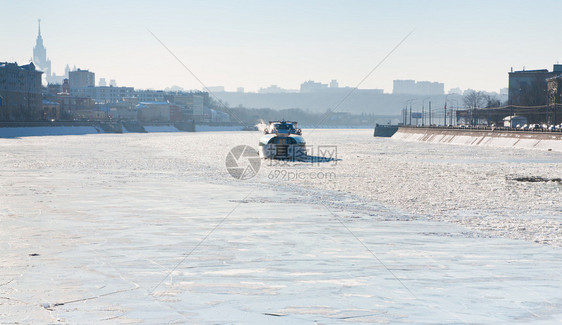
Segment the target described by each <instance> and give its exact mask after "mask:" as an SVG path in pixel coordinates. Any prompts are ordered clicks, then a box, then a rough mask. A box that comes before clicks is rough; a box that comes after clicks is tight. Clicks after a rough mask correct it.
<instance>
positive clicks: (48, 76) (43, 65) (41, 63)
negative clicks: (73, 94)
mask: <svg viewBox="0 0 562 325" xmlns="http://www.w3.org/2000/svg"><path fill="white" fill-rule="evenodd" d="M37 22H38V27H37V40H36V41H35V47H33V59H32V62H33V63H34V64H35V67H36V68H37V69H38V70H41V71H43V72H44V73H45V80H46V81H47V83H58V84H62V82H63V80H64V78H65V76H57V75H56V74H54V73H53V71H52V70H51V60H49V59H48V58H47V49H46V48H45V45H43V37H42V36H41V19H38V20H37ZM67 67H68V66H67Z"/></svg>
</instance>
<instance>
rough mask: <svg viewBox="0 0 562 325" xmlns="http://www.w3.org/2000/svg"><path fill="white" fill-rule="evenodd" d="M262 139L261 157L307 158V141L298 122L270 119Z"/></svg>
mask: <svg viewBox="0 0 562 325" xmlns="http://www.w3.org/2000/svg"><path fill="white" fill-rule="evenodd" d="M263 132H264V133H265V135H264V136H263V137H262V138H261V139H260V150H259V153H260V157H262V158H269V159H284V160H291V161H295V160H302V159H306V142H305V141H304V138H303V137H302V136H301V135H302V130H301V129H299V128H297V122H289V121H285V120H283V121H269V124H268V126H267V127H266V128H265V129H264V131H263Z"/></svg>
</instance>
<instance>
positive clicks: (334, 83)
mask: <svg viewBox="0 0 562 325" xmlns="http://www.w3.org/2000/svg"><path fill="white" fill-rule="evenodd" d="M338 87H339V84H338V81H337V80H335V79H333V80H332V81H330V88H338Z"/></svg>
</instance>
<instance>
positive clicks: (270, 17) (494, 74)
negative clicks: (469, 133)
mask: <svg viewBox="0 0 562 325" xmlns="http://www.w3.org/2000/svg"><path fill="white" fill-rule="evenodd" d="M30 4H31V2H29V1H21V2H17V3H10V4H7V5H4V6H3V11H5V13H6V19H3V22H2V24H3V25H4V26H3V27H4V28H5V29H7V30H11V33H9V34H8V33H7V34H6V35H3V36H2V38H1V40H2V43H3V44H5V45H7V46H6V47H5V48H7V49H8V50H7V51H6V50H5V52H4V55H5V57H3V58H2V60H1V61H11V62H14V61H16V62H18V63H20V64H26V63H28V62H29V60H30V58H31V56H32V49H33V45H34V44H35V38H36V37H37V19H42V26H41V32H42V36H43V40H44V44H45V47H46V48H47V56H48V57H49V59H50V60H51V61H52V72H53V73H56V74H57V75H61V74H63V73H64V69H65V67H66V65H67V64H69V65H70V66H76V67H78V68H81V69H89V70H91V71H94V72H96V75H97V76H99V77H100V78H105V79H106V80H111V79H113V80H117V83H118V85H120V86H121V85H122V86H131V87H135V88H140V89H165V88H168V87H171V86H179V87H182V88H184V89H186V90H189V89H201V87H202V86H201V84H199V82H198V81H197V80H196V79H195V78H193V77H192V76H191V75H190V74H189V73H188V72H187V71H186V70H184V68H183V67H182V66H181V65H180V63H178V62H177V61H176V60H175V59H174V58H173V57H172V56H171V55H170V54H169V53H167V52H166V50H165V49H164V48H163V47H162V46H161V45H160V44H159V43H158V41H157V40H156V39H154V37H153V36H152V35H151V34H150V32H149V31H148V30H150V31H152V32H153V33H154V34H155V35H156V36H157V37H158V38H159V39H160V40H161V41H162V42H163V43H164V44H165V45H166V46H167V47H169V48H170V50H171V51H172V52H173V53H174V54H175V55H177V57H178V58H179V59H180V60H181V61H182V62H183V63H184V64H185V65H186V66H187V67H189V69H190V70H192V71H193V73H194V74H195V75H196V76H197V77H198V78H199V79H201V80H202V82H203V83H204V84H205V85H206V86H209V87H211V86H219V85H220V86H224V87H225V89H226V90H228V91H236V89H237V88H238V87H244V89H245V91H251V92H257V91H258V90H259V89H260V88H266V87H268V86H270V85H277V86H279V87H280V88H284V89H295V88H298V86H299V85H300V84H301V83H302V82H304V81H306V80H315V81H320V82H322V83H327V82H330V80H333V79H336V80H338V82H339V83H340V85H342V86H351V87H354V86H356V85H357V84H358V83H359V81H360V80H361V79H362V78H363V77H364V76H365V75H366V74H367V73H368V72H369V71H370V70H371V69H372V68H373V67H374V66H375V65H376V64H377V63H378V62H380V61H381V60H382V59H383V57H384V56H385V55H387V54H388V53H389V52H390V50H391V49H392V48H393V47H394V46H396V44H397V43H398V42H399V41H400V40H401V39H402V38H403V37H404V36H405V35H406V34H408V33H409V32H410V31H411V30H415V31H414V33H413V34H412V35H411V36H410V37H409V38H408V39H407V40H406V41H405V42H404V43H403V44H402V45H401V46H400V47H399V48H398V49H397V50H396V51H395V52H394V53H393V54H392V55H390V56H389V58H388V59H387V60H386V61H385V62H384V63H383V64H382V65H381V66H380V68H379V69H377V70H376V71H375V72H374V74H373V75H372V76H371V77H370V78H368V79H367V80H366V81H365V82H364V83H363V84H361V87H360V88H369V89H384V90H385V92H386V93H391V92H392V83H393V81H394V80H401V79H409V80H427V81H434V82H441V83H444V84H445V92H447V91H448V90H449V89H452V88H457V87H459V88H461V89H468V88H472V89H477V90H485V91H494V92H498V91H499V90H500V89H501V88H505V87H507V83H508V72H509V71H510V69H511V67H513V68H514V69H515V70H521V69H523V68H524V67H525V68H526V69H540V68H549V67H550V66H551V65H552V64H553V63H556V62H558V61H559V58H560V56H561V55H560V53H562V46H561V45H558V44H557V43H556V42H555V40H556V33H555V30H556V25H557V24H560V23H558V22H557V20H555V19H549V17H552V18H554V17H555V15H556V14H555V12H556V11H557V10H556V9H557V8H558V9H562V4H559V3H557V2H555V1H536V2H534V3H533V7H532V8H527V7H526V6H525V4H526V3H525V2H522V1H509V2H507V1H495V2H493V3H486V2H480V1H476V2H467V1H457V2H454V3H448V2H444V1H429V2H427V3H424V4H423V5H421V4H418V3H416V2H413V1H402V2H400V3H398V4H397V3H393V4H387V3H384V2H373V3H362V2H358V3H354V5H352V6H349V5H346V4H345V3H343V2H336V1H331V2H322V3H320V2H309V3H305V4H299V3H296V2H289V3H268V4H262V3H260V2H254V1H244V2H241V3H237V4H231V3H229V2H224V1H215V2H211V3H207V2H194V3H190V4H184V3H183V2H176V1H171V2H167V3H166V4H165V5H161V6H154V5H152V4H151V3H149V2H142V1H141V2H134V3H127V2H126V3H115V4H113V3H110V2H104V1H102V2H101V3H97V4H95V5H93V4H75V5H73V6H72V8H67V5H66V4H65V3H64V2H60V1H47V2H42V3H41V4H36V3H33V5H30ZM24 9H25V10H24ZM23 13H25V14H23ZM438 13H439V14H438ZM538 16H540V17H541V19H536V18H534V19H532V20H531V19H528V18H529V17H538ZM553 25H554V26H553ZM147 29H148V30H147ZM549 40H551V42H550V43H549V42H548V41H549ZM96 83H97V80H96Z"/></svg>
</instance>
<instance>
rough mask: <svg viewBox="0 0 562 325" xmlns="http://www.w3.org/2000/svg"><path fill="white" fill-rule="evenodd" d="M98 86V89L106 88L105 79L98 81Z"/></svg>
mask: <svg viewBox="0 0 562 325" xmlns="http://www.w3.org/2000/svg"><path fill="white" fill-rule="evenodd" d="M98 86H100V87H105V86H107V82H106V81H105V78H100V81H99V82H98Z"/></svg>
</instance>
